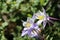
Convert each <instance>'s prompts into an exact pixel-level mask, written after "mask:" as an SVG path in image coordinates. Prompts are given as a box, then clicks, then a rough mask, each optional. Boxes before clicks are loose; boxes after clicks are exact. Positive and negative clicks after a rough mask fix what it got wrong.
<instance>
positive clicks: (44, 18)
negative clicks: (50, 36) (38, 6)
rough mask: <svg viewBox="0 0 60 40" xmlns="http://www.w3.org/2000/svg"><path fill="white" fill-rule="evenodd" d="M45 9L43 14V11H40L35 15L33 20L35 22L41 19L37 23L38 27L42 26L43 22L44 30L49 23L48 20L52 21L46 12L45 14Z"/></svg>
mask: <svg viewBox="0 0 60 40" xmlns="http://www.w3.org/2000/svg"><path fill="white" fill-rule="evenodd" d="M42 9H43V12H41V11H38V12H37V13H35V14H34V15H33V17H32V18H33V19H34V20H35V19H39V20H38V21H37V25H41V23H42V22H43V28H44V27H45V26H46V23H47V20H50V19H49V16H48V15H47V14H46V12H45V10H44V8H42Z"/></svg>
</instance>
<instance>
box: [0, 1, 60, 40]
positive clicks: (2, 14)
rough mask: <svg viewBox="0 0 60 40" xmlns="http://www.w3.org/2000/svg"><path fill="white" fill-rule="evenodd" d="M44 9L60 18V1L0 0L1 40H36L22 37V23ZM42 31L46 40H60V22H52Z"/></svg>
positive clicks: (50, 14) (52, 15)
mask: <svg viewBox="0 0 60 40" xmlns="http://www.w3.org/2000/svg"><path fill="white" fill-rule="evenodd" d="M42 7H44V8H45V10H46V13H47V14H48V15H49V16H51V17H55V18H57V19H59V18H60V0H0V40H7V39H8V40H12V38H13V40H36V39H35V38H30V37H28V36H27V35H26V36H24V37H21V32H22V29H23V28H24V27H23V25H22V21H21V20H24V21H26V20H27V17H32V16H33V14H34V13H36V12H37V11H38V10H41V8H42ZM52 21H53V24H52V23H50V25H46V27H45V29H44V30H43V31H42V34H44V38H45V40H60V20H58V21H57V20H52Z"/></svg>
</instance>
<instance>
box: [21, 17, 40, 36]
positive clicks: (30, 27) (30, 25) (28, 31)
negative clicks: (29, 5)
mask: <svg viewBox="0 0 60 40" xmlns="http://www.w3.org/2000/svg"><path fill="white" fill-rule="evenodd" d="M23 26H24V27H25V28H24V29H23V31H22V35H21V36H24V35H28V36H30V37H35V36H38V33H37V32H38V31H40V28H39V27H38V25H36V23H34V22H33V20H32V19H31V18H28V19H27V22H23Z"/></svg>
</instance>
